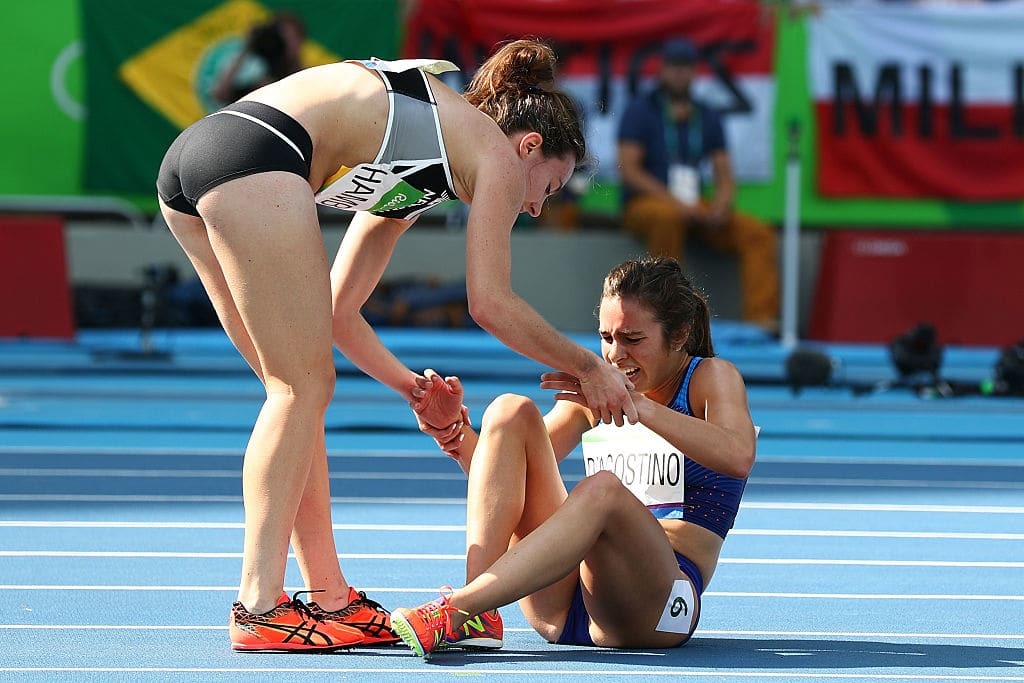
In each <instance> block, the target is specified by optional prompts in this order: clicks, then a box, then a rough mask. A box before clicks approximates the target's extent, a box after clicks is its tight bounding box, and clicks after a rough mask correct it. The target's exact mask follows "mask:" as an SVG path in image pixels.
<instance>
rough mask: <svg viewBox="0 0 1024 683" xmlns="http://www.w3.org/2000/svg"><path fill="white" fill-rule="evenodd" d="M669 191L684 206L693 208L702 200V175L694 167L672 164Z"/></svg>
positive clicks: (669, 169)
mask: <svg viewBox="0 0 1024 683" xmlns="http://www.w3.org/2000/svg"><path fill="white" fill-rule="evenodd" d="M668 189H669V192H671V193H672V196H673V197H675V198H676V199H678V200H679V201H681V202H682V203H683V204H686V205H687V206H693V205H695V204H696V203H697V202H698V201H699V200H700V174H699V173H698V172H697V169H696V168H694V167H693V166H687V165H685V164H678V163H673V164H670V165H669V167H668Z"/></svg>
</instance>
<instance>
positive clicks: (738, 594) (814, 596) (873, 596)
mask: <svg viewBox="0 0 1024 683" xmlns="http://www.w3.org/2000/svg"><path fill="white" fill-rule="evenodd" d="M0 590H23V591H111V592H190V593H191V592H205V593H212V592H234V591H237V590H238V587H237V586H105V585H77V586H76V585H61V584H9V585H0ZM289 590H290V589H289ZM363 590H365V591H366V592H367V593H371V592H372V593H401V594H408V593H436V592H437V588H364V589H363ZM703 595H704V597H712V598H773V599H791V598H799V599H807V600H943V601H945V600H973V601H986V602H993V601H995V602H1005V601H1011V602H1013V601H1016V602H1024V595H962V594H944V593H934V594H931V593H929V594H902V593H792V592H785V593H781V592H780V593H772V592H763V591H705V592H704V594H703Z"/></svg>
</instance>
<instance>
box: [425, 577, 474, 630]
mask: <svg viewBox="0 0 1024 683" xmlns="http://www.w3.org/2000/svg"><path fill="white" fill-rule="evenodd" d="M454 592H455V591H454V589H453V588H452V587H451V586H441V591H440V593H441V597H440V598H438V599H437V600H432V601H430V602H428V603H426V604H425V605H420V606H419V607H417V608H416V614H417V616H419V618H420V619H422V620H423V621H424V623H426V624H427V626H428V627H429V628H431V629H441V631H442V632H444V631H447V630H448V627H449V626H450V625H451V622H450V620H449V619H448V612H458V613H459V614H463V615H465V616H467V617H468V616H470V615H469V612H466V611H465V610H461V609H459V608H458V607H456V606H455V605H453V604H451V602H449V600H451V597H452V593H454Z"/></svg>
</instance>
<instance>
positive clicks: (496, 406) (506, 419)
mask: <svg viewBox="0 0 1024 683" xmlns="http://www.w3.org/2000/svg"><path fill="white" fill-rule="evenodd" d="M543 426H544V418H543V416H542V415H541V414H540V410H539V409H538V408H537V406H536V404H534V402H533V401H531V400H530V399H529V398H527V397H526V396H520V395H519V394H502V395H501V396H498V397H497V398H496V399H494V400H493V401H491V404H490V405H489V406H487V410H485V411H484V416H483V418H482V420H481V422H480V429H481V431H494V430H499V429H514V428H520V429H523V428H525V429H533V428H537V427H540V428H543Z"/></svg>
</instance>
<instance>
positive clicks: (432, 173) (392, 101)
mask: <svg viewBox="0 0 1024 683" xmlns="http://www.w3.org/2000/svg"><path fill="white" fill-rule="evenodd" d="M355 63H356V64H360V65H362V66H363V67H365V68H367V69H372V70H373V71H376V72H377V73H378V74H380V77H381V78H382V79H383V81H384V86H385V88H386V89H387V94H388V122H387V127H386V129H385V132H384V141H383V142H382V144H381V147H380V151H379V152H378V153H377V156H376V157H375V158H374V160H373V161H372V162H370V163H366V164H359V165H358V166H356V167H355V168H348V167H345V166H342V167H341V168H340V169H338V171H337V172H335V173H334V174H333V175H332V176H331V177H330V178H328V179H327V181H325V182H324V184H323V186H322V187H321V188H320V190H319V191H318V192H317V193H316V195H315V196H314V199H315V200H316V203H317V204H320V205H322V206H329V207H332V208H335V209H341V210H343V211H367V212H369V213H372V214H374V215H377V216H384V217H386V218H403V219H407V220H408V219H413V218H415V217H416V216H418V215H420V214H421V213H423V212H424V211H426V210H427V209H430V208H432V207H435V206H437V205H439V204H443V203H444V202H448V201H452V200H454V199H457V197H456V195H455V188H454V183H453V181H452V173H451V168H450V167H449V166H448V155H447V153H446V151H445V146H444V139H443V138H442V136H441V120H440V119H439V118H438V113H437V102H436V101H435V100H434V94H433V93H432V92H431V90H430V83H429V81H428V80H427V76H426V74H427V73H433V74H438V73H444V72H446V71H457V70H458V68H459V67H457V66H455V65H454V64H452V63H451V62H448V61H445V60H434V59H402V60H398V61H385V60H382V59H376V58H373V59H368V60H361V61H356V62H355Z"/></svg>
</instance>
